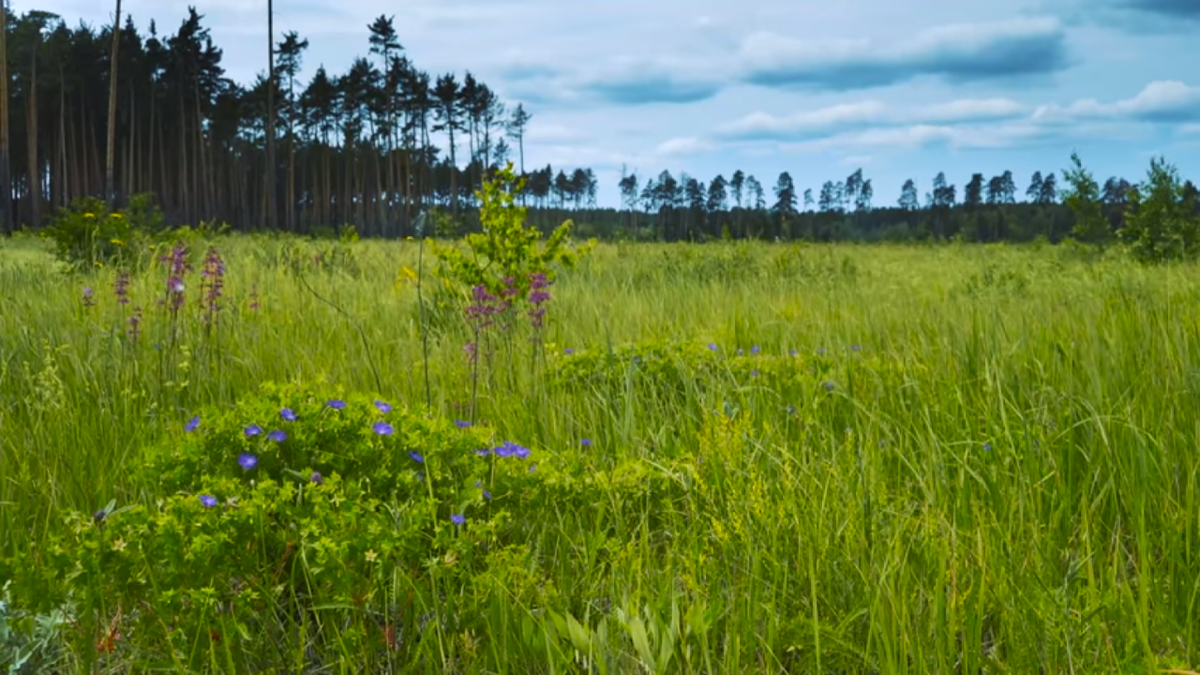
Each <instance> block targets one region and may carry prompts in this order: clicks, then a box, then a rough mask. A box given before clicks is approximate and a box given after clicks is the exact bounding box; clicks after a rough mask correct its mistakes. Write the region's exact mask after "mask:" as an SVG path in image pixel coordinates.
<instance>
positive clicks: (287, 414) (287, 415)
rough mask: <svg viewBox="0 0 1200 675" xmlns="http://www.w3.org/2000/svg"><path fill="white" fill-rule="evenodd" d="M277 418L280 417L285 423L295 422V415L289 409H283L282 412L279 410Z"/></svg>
mask: <svg viewBox="0 0 1200 675" xmlns="http://www.w3.org/2000/svg"><path fill="white" fill-rule="evenodd" d="M279 416H280V417H282V418H283V419H284V421H287V422H295V421H296V413H294V412H292V409H291V408H284V409H283V410H280V411H279Z"/></svg>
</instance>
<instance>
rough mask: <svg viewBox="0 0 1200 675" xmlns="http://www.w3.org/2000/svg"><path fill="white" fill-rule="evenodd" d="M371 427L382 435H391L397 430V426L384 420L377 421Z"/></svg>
mask: <svg viewBox="0 0 1200 675" xmlns="http://www.w3.org/2000/svg"><path fill="white" fill-rule="evenodd" d="M371 429H372V430H373V431H374V432H375V433H377V434H379V435H380V436H391V435H392V434H393V433H395V432H396V428H395V427H393V426H392V425H390V424H388V423H387V422H384V421H379V422H376V423H375V424H373V425H372V426H371Z"/></svg>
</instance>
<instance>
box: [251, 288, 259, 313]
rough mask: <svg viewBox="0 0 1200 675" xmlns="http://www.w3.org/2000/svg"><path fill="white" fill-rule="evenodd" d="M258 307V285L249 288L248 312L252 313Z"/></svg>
mask: <svg viewBox="0 0 1200 675" xmlns="http://www.w3.org/2000/svg"><path fill="white" fill-rule="evenodd" d="M258 307H259V302H258V284H254V285H253V286H251V287H250V311H252V312H253V311H254V310H256V309H258Z"/></svg>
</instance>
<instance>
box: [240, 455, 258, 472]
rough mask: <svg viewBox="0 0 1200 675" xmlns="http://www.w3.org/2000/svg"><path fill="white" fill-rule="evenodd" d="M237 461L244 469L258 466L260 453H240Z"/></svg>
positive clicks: (247, 469)
mask: <svg viewBox="0 0 1200 675" xmlns="http://www.w3.org/2000/svg"><path fill="white" fill-rule="evenodd" d="M237 463H238V466H240V467H242V469H244V470H246V471H249V470H250V469H253V468H254V467H256V466H258V455H255V454H253V453H249V452H243V453H242V454H240V455H238V458H237Z"/></svg>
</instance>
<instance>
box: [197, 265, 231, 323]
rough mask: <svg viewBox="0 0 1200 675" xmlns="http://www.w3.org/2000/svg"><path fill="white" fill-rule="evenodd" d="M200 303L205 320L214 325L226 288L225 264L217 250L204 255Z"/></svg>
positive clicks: (201, 271)
mask: <svg viewBox="0 0 1200 675" xmlns="http://www.w3.org/2000/svg"><path fill="white" fill-rule="evenodd" d="M200 276H201V281H200V289H201V290H200V292H201V297H200V303H201V306H202V307H203V308H204V320H205V322H206V323H213V322H215V321H216V320H217V312H219V311H220V310H221V295H222V291H223V290H224V288H225V262H224V261H223V260H221V254H220V253H217V249H215V248H210V249H208V251H207V252H205V254H204V268H203V269H201V270H200Z"/></svg>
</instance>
